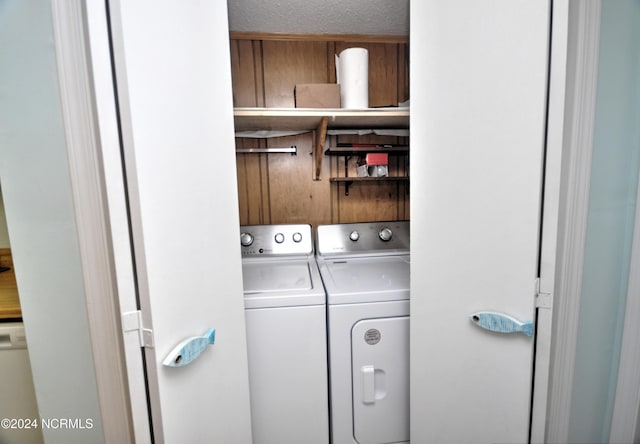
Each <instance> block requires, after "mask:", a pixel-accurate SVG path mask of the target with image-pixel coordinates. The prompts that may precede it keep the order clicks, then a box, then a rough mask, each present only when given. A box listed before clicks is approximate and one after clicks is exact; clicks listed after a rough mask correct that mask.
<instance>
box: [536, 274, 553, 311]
mask: <svg viewBox="0 0 640 444" xmlns="http://www.w3.org/2000/svg"><path fill="white" fill-rule="evenodd" d="M552 307H553V294H552V293H543V292H541V291H540V278H536V308H546V309H551V308H552Z"/></svg>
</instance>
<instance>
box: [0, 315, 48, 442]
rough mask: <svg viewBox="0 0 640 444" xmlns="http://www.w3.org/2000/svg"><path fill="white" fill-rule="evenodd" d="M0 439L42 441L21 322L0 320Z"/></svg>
mask: <svg viewBox="0 0 640 444" xmlns="http://www.w3.org/2000/svg"><path fill="white" fill-rule="evenodd" d="M0 375H1V377H0V418H1V419H3V421H9V422H7V423H6V424H5V423H4V422H3V425H2V427H0V443H15V444H37V443H41V442H43V440H42V431H41V429H40V426H41V424H40V416H39V415H38V406H37V404H36V394H35V390H34V388H33V378H32V376H31V364H30V363H29V353H28V351H27V339H26V337H25V334H24V326H23V324H22V322H5V323H0Z"/></svg>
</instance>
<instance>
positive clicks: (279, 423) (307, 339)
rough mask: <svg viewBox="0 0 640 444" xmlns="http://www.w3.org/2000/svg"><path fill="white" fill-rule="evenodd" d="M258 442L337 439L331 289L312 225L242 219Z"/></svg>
mask: <svg viewBox="0 0 640 444" xmlns="http://www.w3.org/2000/svg"><path fill="white" fill-rule="evenodd" d="M240 243H241V249H242V273H243V282H244V302H245V315H246V324H247V348H248V359H249V386H250V390H251V394H250V397H251V416H252V418H251V421H252V422H251V423H252V432H253V442H254V444H286V443H311V444H328V442H329V407H328V384H327V345H326V344H327V339H326V303H325V292H324V288H323V286H322V281H321V279H320V274H319V273H318V267H317V265H316V261H315V258H314V255H313V240H312V232H311V226H309V225H252V226H242V227H241V235H240Z"/></svg>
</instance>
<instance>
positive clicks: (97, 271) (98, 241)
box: [51, 0, 151, 443]
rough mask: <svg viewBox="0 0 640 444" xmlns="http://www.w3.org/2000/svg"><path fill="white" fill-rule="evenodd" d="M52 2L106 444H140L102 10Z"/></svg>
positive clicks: (139, 385) (73, 0) (138, 383)
mask: <svg viewBox="0 0 640 444" xmlns="http://www.w3.org/2000/svg"><path fill="white" fill-rule="evenodd" d="M51 8H52V16H53V28H54V35H55V47H56V56H57V57H56V58H57V64H58V72H59V82H60V90H61V104H62V110H61V111H62V115H63V119H64V125H65V133H66V138H67V150H68V156H69V166H70V178H71V181H72V188H73V194H74V207H75V214H76V221H77V226H78V237H79V246H80V256H81V258H82V263H83V275H84V285H85V289H86V291H85V294H86V298H87V315H88V319H89V326H90V341H91V345H92V349H93V356H94V364H95V372H96V381H97V387H98V399H99V403H100V412H101V419H102V423H103V426H104V437H105V442H122V443H134V442H140V443H147V442H151V434H150V423H149V417H148V410H147V400H146V388H145V384H146V382H145V378H144V368H143V362H142V354H141V352H140V347H139V344H136V343H137V342H138V341H137V338H136V337H135V336H137V334H136V335H135V336H134V337H133V340H134V347H135V346H136V345H137V350H136V349H135V348H134V349H133V350H132V348H131V342H132V335H128V336H127V335H126V334H125V333H123V325H122V320H121V311H122V310H126V309H127V308H128V309H130V310H131V309H135V307H136V298H135V290H134V284H133V268H132V257H131V250H130V247H129V238H128V236H129V233H128V220H127V215H126V206H125V195H124V188H123V187H124V178H123V176H122V171H121V165H120V155H119V150H120V147H119V143H118V134H117V121H116V114H115V98H114V94H113V80H112V77H111V69H110V67H106V66H105V65H104V63H110V56H109V45H108V35H107V34H106V32H107V31H106V25H107V17H106V11H105V8H104V3H103V2H95V1H94V2H83V1H81V0H52V2H51ZM91 25H93V27H92V26H91ZM89 28H91V30H90V29H89ZM90 31H91V33H90ZM90 34H91V35H90ZM92 38H93V41H92ZM105 58H106V59H105ZM105 60H106V62H105ZM100 63H103V64H102V65H100ZM100 68H102V69H100ZM105 75H107V77H105ZM116 164H117V165H116ZM118 184H119V187H120V189H118ZM108 188H111V190H108ZM136 333H137V332H136Z"/></svg>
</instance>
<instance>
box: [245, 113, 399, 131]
mask: <svg viewBox="0 0 640 444" xmlns="http://www.w3.org/2000/svg"><path fill="white" fill-rule="evenodd" d="M233 115H234V123H235V128H236V131H259V130H271V131H287V130H290V131H312V130H316V129H317V128H318V126H319V125H320V123H321V122H322V118H323V117H328V118H329V120H328V128H329V129H385V128H386V129H406V128H409V109H408V108H367V109H361V110H353V109H343V108H234V112H233Z"/></svg>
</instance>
